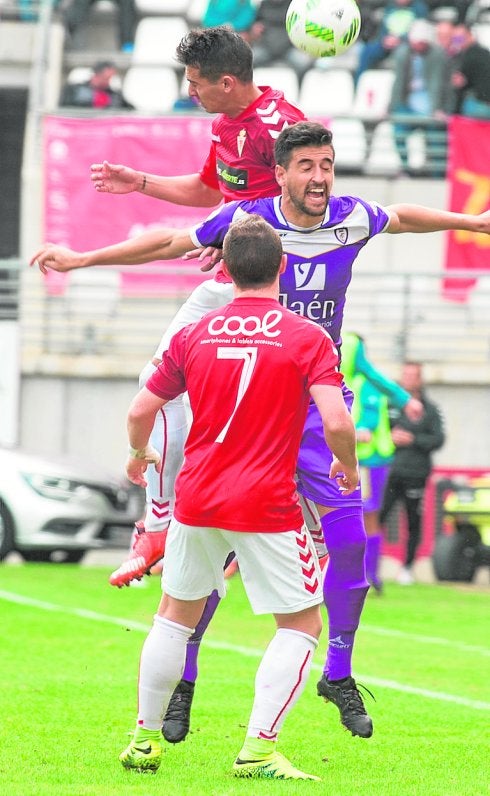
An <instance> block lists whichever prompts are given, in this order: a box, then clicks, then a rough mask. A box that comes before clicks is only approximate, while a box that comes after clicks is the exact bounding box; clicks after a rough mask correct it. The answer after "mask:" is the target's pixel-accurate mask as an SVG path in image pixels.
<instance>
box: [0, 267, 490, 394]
mask: <svg viewBox="0 0 490 796" xmlns="http://www.w3.org/2000/svg"><path fill="white" fill-rule="evenodd" d="M130 270H131V269H124V268H110V269H93V271H92V269H90V270H89V271H88V272H83V273H84V275H85V274H87V275H88V274H92V273H93V274H94V280H93V281H91V280H90V279H89V280H87V279H85V280H83V281H82V280H77V279H76V278H73V279H72V280H71V282H70V281H68V283H67V286H66V288H65V290H64V292H63V293H62V294H58V295H50V294H49V293H48V292H47V290H46V286H45V284H44V281H43V279H42V278H41V276H40V274H39V272H38V271H37V269H29V268H28V267H27V263H26V262H25V261H23V260H4V261H0V321H1V320H2V319H17V318H18V322H19V324H20V338H21V363H22V371H23V372H24V373H29V374H36V373H44V374H48V373H49V374H53V375H61V376H63V375H71V376H73V375H83V376H88V377H90V376H102V375H105V376H120V377H124V376H133V375H136V374H137V373H138V372H139V370H140V369H141V367H142V365H143V364H144V362H145V361H146V360H147V359H148V358H149V357H151V355H152V353H153V351H154V350H155V348H156V346H157V344H158V342H159V340H160V337H161V335H162V333H163V332H164V330H165V329H166V327H167V326H168V324H169V322H170V320H171V318H172V317H173V316H174V314H175V312H176V311H177V310H178V308H179V307H180V305H181V304H182V302H183V301H184V300H185V298H186V296H187V295H188V293H189V292H190V290H189V289H188V288H187V289H185V290H184V288H183V287H180V288H175V287H174V288H172V284H173V279H174V278H175V280H176V284H180V285H182V277H183V276H186V277H187V278H190V277H191V276H194V277H195V274H196V266H195V265H194V266H193V265H190V264H187V265H184V264H183V265H182V266H178V267H177V268H176V267H174V266H172V267H166V266H165V265H153V266H151V268H150V267H148V269H146V268H145V267H142V266H139V268H138V273H140V274H142V275H144V274H147V275H150V274H152V275H155V273H160V274H162V275H166V280H167V281H166V284H167V285H170V286H171V287H170V288H169V287H164V288H162V289H161V290H157V291H156V292H152V294H151V295H137V294H135V293H134V291H133V292H132V293H128V292H127V291H123V290H121V281H120V274H121V273H123V272H124V271H128V272H129V271H130ZM75 273H76V274H78V273H80V272H75ZM133 273H134V271H133ZM95 276H96V277H97V278H95ZM448 276H450V277H451V279H454V278H461V279H466V280H467V279H468V277H469V276H470V277H471V278H473V277H474V278H475V280H477V287H476V288H475V289H473V290H470V291H469V292H468V294H467V297H466V300H465V301H464V302H463V301H453V300H449V299H448V298H446V297H445V294H444V285H445V280H446V279H447V278H448ZM489 307H490V274H489V273H488V272H468V271H466V272H463V271H450V272H442V271H439V272H437V273H429V274H420V273H418V274H417V273H411V274H409V273H393V272H389V273H388V272H386V271H377V272H374V271H367V272H366V271H364V270H363V269H361V268H359V269H358V270H357V271H356V277H355V279H354V280H353V281H352V283H351V285H350V287H349V300H348V302H347V307H346V315H345V321H344V328H345V329H352V330H353V331H356V332H359V333H361V334H363V335H364V336H365V337H366V340H367V343H368V350H369V354H370V357H371V358H372V359H373V361H375V362H377V363H378V364H379V366H381V365H385V366H387V367H388V369H389V368H390V367H391V366H392V367H393V368H395V367H396V366H397V364H398V363H399V362H400V361H401V360H402V359H404V358H410V359H416V360H421V361H423V362H425V363H428V364H430V363H432V364H433V365H434V367H435V368H436V369H437V373H438V376H439V377H440V379H441V381H443V382H444V381H447V382H448V383H451V382H453V383H457V382H458V381H462V380H464V379H467V380H469V381H470V382H472V383H476V384H478V383H480V384H484V383H488V382H489V381H490V323H489V312H488V308H489Z"/></svg>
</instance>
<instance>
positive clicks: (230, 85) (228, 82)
mask: <svg viewBox="0 0 490 796" xmlns="http://www.w3.org/2000/svg"><path fill="white" fill-rule="evenodd" d="M222 81H223V88H224V90H225V91H226V92H227V93H228V94H229V93H230V91H233V89H234V88H235V86H236V78H235V77H233V75H223V77H222Z"/></svg>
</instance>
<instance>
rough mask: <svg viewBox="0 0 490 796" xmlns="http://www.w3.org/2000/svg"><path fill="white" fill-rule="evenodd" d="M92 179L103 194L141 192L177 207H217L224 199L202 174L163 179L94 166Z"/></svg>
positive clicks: (117, 167) (110, 165) (109, 166)
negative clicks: (202, 177)
mask: <svg viewBox="0 0 490 796" xmlns="http://www.w3.org/2000/svg"><path fill="white" fill-rule="evenodd" d="M90 171H91V174H90V179H91V180H92V182H93V185H94V188H95V190H96V191H99V192H100V193H114V194H124V193H132V192H133V191H138V192H139V193H143V194H145V195H146V196H152V197H154V198H155V199H165V200H166V201H167V202H171V203H172V204H175V205H187V206H190V207H215V206H216V205H218V204H219V203H220V202H221V200H222V198H223V197H222V195H221V193H220V191H217V190H215V189H214V188H210V187H209V185H206V183H204V182H203V181H202V180H201V178H200V176H199V174H182V175H179V176H177V177H160V176H158V174H147V173H146V172H144V171H136V169H132V168H130V167H129V166H123V165H121V164H114V163H109V162H108V161H107V160H104V162H103V163H93V164H92V166H91V167H90Z"/></svg>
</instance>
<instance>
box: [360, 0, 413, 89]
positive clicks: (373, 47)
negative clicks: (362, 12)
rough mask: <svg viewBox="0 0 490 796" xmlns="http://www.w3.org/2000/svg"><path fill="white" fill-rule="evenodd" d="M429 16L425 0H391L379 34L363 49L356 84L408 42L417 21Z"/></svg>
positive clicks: (387, 5)
mask: <svg viewBox="0 0 490 796" xmlns="http://www.w3.org/2000/svg"><path fill="white" fill-rule="evenodd" d="M427 15H428V8H427V5H426V3H425V0H389V2H388V3H387V4H386V7H385V10H384V12H383V16H382V18H381V22H380V25H379V28H378V30H377V33H376V34H375V35H374V36H373V38H372V39H370V40H369V41H366V42H365V44H364V45H363V47H362V49H361V52H360V56H359V65H358V68H357V71H356V74H355V79H356V82H357V80H358V79H359V76H360V75H361V74H362V72H364V71H365V70H366V69H372V68H373V67H375V66H377V64H379V63H380V62H381V61H383V60H384V59H385V58H387V57H388V55H391V53H393V52H394V51H395V50H396V48H397V47H398V46H399V45H400V44H401V43H402V42H403V41H406V40H407V36H408V31H409V30H410V27H411V25H412V23H413V21H414V20H415V19H425V18H427Z"/></svg>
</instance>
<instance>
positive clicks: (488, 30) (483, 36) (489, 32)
mask: <svg viewBox="0 0 490 796" xmlns="http://www.w3.org/2000/svg"><path fill="white" fill-rule="evenodd" d="M471 32H472V33H473V35H474V37H475V39H476V40H477V42H478V44H480V45H481V46H482V47H486V48H487V50H490V22H478V23H477V24H476V25H473V27H472V28H471Z"/></svg>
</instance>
